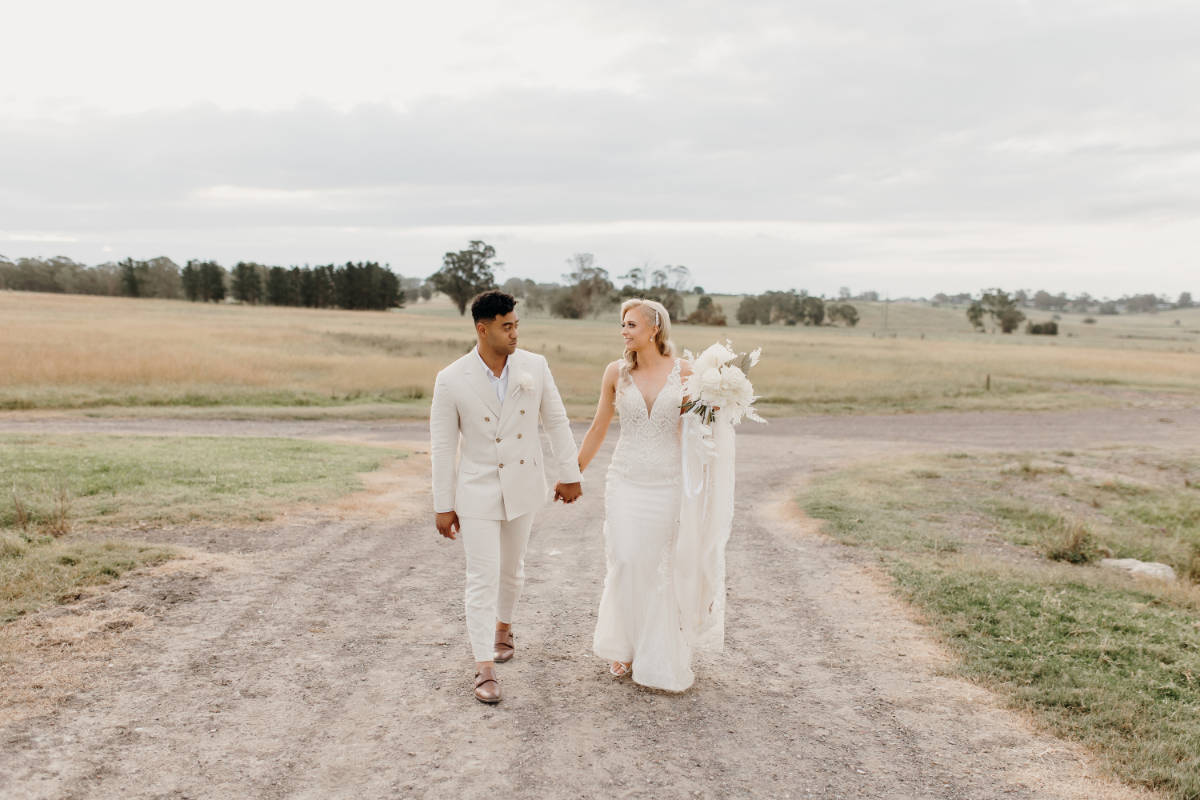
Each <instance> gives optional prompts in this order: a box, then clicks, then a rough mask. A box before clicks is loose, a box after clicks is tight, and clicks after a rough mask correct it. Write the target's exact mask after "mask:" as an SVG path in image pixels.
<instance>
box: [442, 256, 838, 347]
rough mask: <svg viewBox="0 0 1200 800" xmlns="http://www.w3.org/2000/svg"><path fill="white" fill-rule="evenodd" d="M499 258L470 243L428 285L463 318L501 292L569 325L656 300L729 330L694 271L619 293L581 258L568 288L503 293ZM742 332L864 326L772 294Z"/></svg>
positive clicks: (518, 283) (536, 286)
mask: <svg viewBox="0 0 1200 800" xmlns="http://www.w3.org/2000/svg"><path fill="white" fill-rule="evenodd" d="M495 257H496V250H495V248H494V247H492V246H491V245H489V244H487V243H486V242H482V241H479V240H475V241H472V242H471V243H470V246H469V247H467V249H465V250H459V251H457V252H449V253H446V254H445V256H444V257H443V259H442V268H441V269H439V270H438V271H437V272H435V273H434V274H432V275H430V276H429V283H430V284H431V285H432V286H433V287H434V288H435V289H436V290H437V291H439V292H442V293H444V294H445V295H446V296H448V297H449V298H450V299H451V300H452V301H453V302H454V303H455V305H456V306H457V307H458V311H459V313H460V314H465V313H466V309H467V304H468V303H469V302H470V300H471V298H472V297H474V296H475V295H476V294H478V293H479V292H482V291H486V290H488V289H495V288H500V289H502V290H503V291H505V292H508V293H509V294H511V295H513V296H514V297H517V298H520V299H521V300H522V301H523V302H524V304H525V307H526V308H528V309H530V310H531V311H544V312H547V313H549V314H551V315H552V316H556V317H561V318H563V319H581V318H584V317H594V316H597V315H599V314H602V313H607V312H611V311H612V310H613V309H614V308H615V307H617V306H618V305H620V303H621V302H622V301H624V300H626V299H628V298H631V297H641V298H644V299H648V300H657V301H658V302H660V303H662V304H663V307H665V308H666V309H667V313H668V314H670V315H671V318H672V319H674V320H677V321H680V322H685V323H690V324H696V325H726V324H728V319H727V317H726V315H725V310H724V309H723V308H722V307H721V304H720V303H717V302H716V301H714V300H713V298H712V297H711V296H710V295H708V294H706V293H705V291H704V288H703V287H701V286H697V285H695V283H693V281H692V274H691V270H689V269H688V268H687V267H686V266H683V265H673V264H668V265H665V266H662V267H651V266H650V265H642V266H637V267H633V268H631V269H630V270H628V271H627V272H625V273H622V274H620V275H617V276H616V279H617V281H620V282H621V283H620V285H618V284H617V283H616V282H615V281H614V280H613V277H612V275H611V274H610V273H609V271H608V270H607V269H605V268H604V267H602V266H600V265H599V264H598V263H596V258H595V256H594V255H592V254H591V253H576V254H575V255H573V256H571V257H570V258H568V259H567V261H566V264H567V271H566V272H564V273H563V275H562V278H563V283H561V284H559V283H538V282H536V281H533V280H530V279H528V278H524V279H522V278H509V279H508V280H507V281H505V282H504V284H503V285H499V286H497V283H496V275H495V272H496V269H498V268H499V267H500V266H501V262H498V261H496V260H495ZM688 294H694V295H699V297H698V299H697V301H696V308H695V309H694V310H693V311H692V312H691V313H685V308H684V298H685V296H686V295H688ZM737 320H738V322H740V323H742V324H751V323H757V324H761V325H771V324H773V323H777V322H778V323H783V324H785V325H797V324H803V325H821V324H834V323H838V322H840V323H842V324H845V325H849V326H853V325H856V324H858V310H857V309H856V308H855V307H854V306H853V305H851V304H850V303H847V302H844V301H841V302H832V301H831V302H829V303H826V301H825V300H824V299H823V298H820V297H814V296H811V295H808V294H807V293H797V292H796V291H795V290H792V291H789V292H766V293H764V294H761V295H754V296H747V297H744V298H743V299H742V301H741V303H740V305H739V306H738V309H737Z"/></svg>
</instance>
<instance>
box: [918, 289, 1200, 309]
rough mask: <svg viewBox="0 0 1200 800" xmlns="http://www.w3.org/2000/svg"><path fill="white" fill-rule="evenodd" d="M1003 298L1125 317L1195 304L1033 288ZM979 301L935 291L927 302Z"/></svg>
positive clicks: (1183, 295) (1182, 298)
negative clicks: (1106, 296)
mask: <svg viewBox="0 0 1200 800" xmlns="http://www.w3.org/2000/svg"><path fill="white" fill-rule="evenodd" d="M987 291H991V292H999V291H1000V290H999V289H994V290H986V291H985V292H983V293H981V294H984V293H986V292H987ZM1005 296H1006V297H1007V298H1008V299H1009V300H1010V301H1011V303H1012V306H1013V307H1014V308H1025V309H1030V308H1032V309H1035V310H1037V311H1051V312H1060V313H1061V312H1064V311H1071V312H1074V313H1077V314H1100V315H1115V314H1120V313H1122V312H1124V313H1127V314H1146V313H1155V312H1158V311H1168V310H1172V309H1180V308H1194V307H1195V305H1196V304H1195V302H1194V301H1193V300H1192V293H1191V292H1180V293H1179V296H1178V297H1177V298H1176V299H1175V300H1170V299H1168V298H1167V297H1166V296H1164V295H1157V294H1151V293H1144V294H1126V295H1122V296H1121V297H1119V298H1117V299H1115V300H1113V299H1110V298H1104V299H1100V298H1096V297H1092V296H1091V295H1090V294H1088V293H1087V292H1082V293H1080V294H1077V295H1075V296H1074V297H1068V296H1067V293H1066V292H1059V293H1057V294H1051V293H1050V292H1047V291H1046V290H1044V289H1038V290H1036V291H1034V290H1032V289H1018V290H1016V291H1015V292H1013V293H1012V294H1011V295H1009V294H1007V293H1006V295H1005ZM981 299H982V298H976V297H975V296H974V295H971V294H968V293H965V292H960V293H958V294H945V293H943V292H938V293H937V294H935V295H934V296H933V297H932V298H930V301H929V302H930V303H932V304H933V305H935V306H940V305H950V306H960V305H966V306H970V304H971V303H974V302H976V301H977V300H981Z"/></svg>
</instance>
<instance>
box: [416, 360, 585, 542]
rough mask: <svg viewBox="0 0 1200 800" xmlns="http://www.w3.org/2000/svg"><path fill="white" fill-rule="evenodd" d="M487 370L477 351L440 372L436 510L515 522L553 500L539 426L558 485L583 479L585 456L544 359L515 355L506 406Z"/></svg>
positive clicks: (435, 410)
mask: <svg viewBox="0 0 1200 800" xmlns="http://www.w3.org/2000/svg"><path fill="white" fill-rule="evenodd" d="M485 370H486V367H484V365H483V363H482V362H481V361H480V359H479V356H478V355H477V354H476V352H475V350H474V349H472V350H471V352H469V353H467V354H466V355H465V356H463V357H462V358H460V359H458V360H457V361H455V362H454V363H453V364H451V365H450V366H448V367H446V368H445V369H443V370H442V371H441V372H439V373H438V376H437V382H436V383H435V384H434V388H433V406H432V408H431V409H430V414H429V432H430V439H431V446H430V455H431V458H432V461H433V507H434V510H435V511H437V512H444V511H455V512H457V513H458V515H459V517H474V518H476V519H500V520H511V519H515V518H517V517H519V516H521V515H522V514H528V513H530V512H531V511H536V510H538V509H539V508H541V507H542V506H543V505H544V504H545V502H546V500H547V499H548V495H549V491H548V489H547V486H546V474H545V470H544V466H543V465H544V462H545V456H544V455H543V454H542V444H541V438H540V437H539V436H538V420H539V419H540V420H541V423H542V425H543V427H545V429H546V434H547V436H548V437H549V439H550V447H551V448H552V450H553V457H554V467H555V469H554V472H555V474H556V477H557V479H558V480H560V481H563V482H564V483H574V482H576V481H579V480H581V478H580V475H579V464H578V461H577V459H578V450H577V449H576V447H575V437H574V436H573V435H572V434H571V427H570V424H569V421H568V419H567V412H566V409H564V408H563V404H562V398H561V397H560V396H559V394H558V388H557V387H555V385H554V378H553V377H551V375H550V366H549V364H547V363H546V359H545V357H543V356H540V355H538V354H537V353H530V352H529V351H527V350H517V351H515V352H514V353H513V354H512V355H510V356H509V357H508V391H507V393H506V394H505V397H504V402H503V404H502V403H501V402H500V400H499V398H498V397H497V396H496V390H495V388H494V387H493V385H492V382H491V381H490V380H488V376H487V375H486V374H485ZM456 455H457V463H456Z"/></svg>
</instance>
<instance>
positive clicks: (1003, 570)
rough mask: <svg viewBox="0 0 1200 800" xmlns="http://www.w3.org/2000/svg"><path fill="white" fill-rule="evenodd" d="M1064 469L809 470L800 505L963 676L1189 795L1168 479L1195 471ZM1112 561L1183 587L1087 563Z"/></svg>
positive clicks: (1179, 504)
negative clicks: (883, 578)
mask: <svg viewBox="0 0 1200 800" xmlns="http://www.w3.org/2000/svg"><path fill="white" fill-rule="evenodd" d="M1058 457H1059V458H1063V457H1066V456H1065V455H1064V454H1058ZM1069 457H1070V458H1071V459H1072V462H1071V463H1072V465H1076V464H1078V465H1080V466H1081V467H1082V468H1083V469H1080V470H1078V471H1077V472H1074V473H1073V472H1071V471H1068V470H1067V469H1061V470H1060V469H1058V468H1057V467H1056V466H1055V465H1054V464H1053V463H1052V462H1050V461H1047V460H1046V459H1050V458H1052V456H1048V455H1046V454H1041V455H1039V459H1041V460H1034V459H1033V458H1032V456H1030V455H1028V454H1026V455H1023V456H1020V455H1019V456H1017V458H1018V461H1017V462H1016V463H1017V464H1018V467H1017V468H1013V467H1012V464H1013V463H1014V462H1013V459H1014V456H1013V455H1011V454H1008V455H993V454H985V455H975V456H972V457H971V458H962V457H961V454H950V455H945V456H937V457H920V458H912V459H907V460H902V461H898V462H897V461H890V462H888V463H886V464H875V465H867V466H861V467H857V468H853V469H850V470H845V471H842V472H838V473H828V474H821V475H818V476H816V477H815V478H814V479H813V480H812V482H811V485H810V486H809V487H807V488H806V490H805V492H804V494H803V495H802V497H801V498H800V502H801V504H802V505H803V506H804V508H805V509H806V511H807V512H808V513H809V514H810V515H811V516H813V517H817V518H820V519H823V520H826V525H825V530H826V531H828V532H829V533H830V534H832V535H833V536H835V537H836V538H838V539H839V540H841V541H843V542H845V543H847V544H851V545H854V546H856V547H860V548H865V549H869V550H871V551H873V552H874V553H875V554H877V556H878V557H879V559H880V561H881V563H883V564H884V565H885V567H886V568H887V569H888V571H889V573H890V574H891V575H892V577H893V579H894V580H895V582H896V587H897V590H898V591H899V592H900V593H902V594H903V595H904V596H905V597H906V598H907V599H908V600H910V601H911V602H913V603H914V604H915V605H916V606H918V607H919V608H920V609H921V610H922V612H923V613H924V615H925V617H926V619H927V620H928V621H929V623H930V624H932V625H933V627H934V628H935V629H936V630H937V631H938V632H939V634H940V635H941V636H942V637H943V638H944V639H945V640H946V641H947V642H948V643H949V644H950V645H951V646H952V647H953V648H954V649H955V650H956V651H957V652H958V654H959V656H960V657H961V669H962V672H963V673H964V674H965V675H967V676H969V677H971V678H972V679H975V680H978V681H980V682H982V683H984V684H986V685H988V686H990V687H992V688H993V689H995V690H997V691H998V692H999V693H1001V694H1002V695H1003V696H1005V697H1007V698H1008V700H1009V701H1010V703H1011V704H1012V705H1014V706H1015V707H1019V708H1021V709H1025V710H1028V711H1030V712H1032V713H1033V714H1034V715H1035V716H1036V717H1037V718H1038V719H1039V720H1041V722H1042V724H1044V725H1046V726H1047V727H1048V728H1049V729H1051V730H1053V731H1054V732H1055V733H1057V734H1058V735H1061V736H1065V737H1069V738H1072V739H1075V740H1077V741H1080V742H1082V743H1084V744H1085V745H1087V746H1089V747H1091V748H1092V749H1094V750H1095V751H1096V752H1097V753H1098V754H1100V755H1101V756H1102V757H1103V758H1105V759H1106V760H1107V762H1108V763H1109V764H1110V765H1111V767H1112V769H1113V770H1114V772H1115V773H1116V774H1118V775H1120V776H1121V777H1122V778H1123V779H1125V780H1127V781H1130V782H1132V783H1136V784H1141V785H1143V786H1147V787H1150V788H1154V789H1158V790H1162V791H1164V792H1165V793H1166V794H1167V795H1168V796H1171V797H1174V798H1179V799H1180V800H1183V799H1184V798H1187V799H1188V800H1196V799H1197V798H1200V725H1197V724H1196V720H1197V719H1200V587H1197V586H1195V585H1194V584H1193V583H1192V581H1196V580H1200V529H1198V522H1200V515H1198V514H1197V510H1198V507H1197V502H1198V500H1200V497H1198V495H1200V492H1197V491H1196V490H1194V489H1192V488H1190V487H1189V486H1187V485H1186V482H1184V481H1181V480H1180V479H1179V475H1178V474H1176V473H1179V472H1181V471H1182V472H1183V473H1184V474H1192V472H1194V461H1188V460H1186V459H1185V463H1182V464H1179V463H1174V464H1171V465H1170V469H1168V468H1166V467H1165V466H1164V465H1166V464H1168V460H1167V459H1165V458H1164V459H1163V460H1162V463H1158V462H1156V461H1155V458H1154V456H1153V454H1147V453H1146V452H1145V451H1144V450H1137V451H1122V450H1105V451H1091V452H1072V453H1071V454H1070V456H1069ZM1024 466H1029V469H1025V468H1023V467H1024ZM933 475H936V476H937V477H936V478H934V477H932V476H933ZM1114 475H1115V476H1117V480H1110V479H1107V478H1104V477H1103V476H1114ZM1089 476H1093V477H1089ZM1094 476H1101V477H1100V478H1096V477H1094ZM1110 483H1112V484H1115V485H1122V486H1131V487H1134V488H1135V489H1136V491H1117V492H1114V491H1112V489H1111V488H1110V486H1109V485H1108V484H1110ZM1181 484H1182V485H1181ZM1098 499H1099V507H1097V501H1098ZM997 540H1001V541H1003V542H1006V543H1007V544H1008V548H1007V549H1005V548H997V547H996V546H995V543H996V541H997ZM1109 554H1111V555H1116V556H1118V557H1125V556H1132V557H1136V558H1142V559H1143V560H1156V561H1165V562H1167V563H1170V564H1172V566H1174V567H1175V568H1176V571H1177V572H1179V573H1180V575H1181V576H1182V580H1181V581H1180V582H1179V583H1177V584H1159V583H1153V582H1137V581H1134V580H1133V579H1130V578H1128V577H1126V576H1123V575H1118V574H1116V573H1113V572H1110V571H1108V570H1103V569H1099V568H1096V567H1092V566H1088V564H1089V562H1092V561H1094V560H1095V559H1096V558H1097V557H1098V556H1100V555H1109Z"/></svg>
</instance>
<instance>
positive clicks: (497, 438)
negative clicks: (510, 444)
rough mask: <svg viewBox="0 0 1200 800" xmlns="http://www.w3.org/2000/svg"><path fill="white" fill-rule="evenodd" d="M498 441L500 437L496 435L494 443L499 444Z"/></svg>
mask: <svg viewBox="0 0 1200 800" xmlns="http://www.w3.org/2000/svg"><path fill="white" fill-rule="evenodd" d="M499 443H500V437H499V436H497V437H496V444H499Z"/></svg>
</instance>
